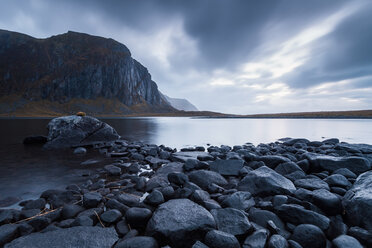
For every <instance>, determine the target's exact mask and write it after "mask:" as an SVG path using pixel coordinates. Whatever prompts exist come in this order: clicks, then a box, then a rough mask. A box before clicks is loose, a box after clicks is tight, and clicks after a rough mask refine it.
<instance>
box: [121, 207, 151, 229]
mask: <svg viewBox="0 0 372 248" xmlns="http://www.w3.org/2000/svg"><path fill="white" fill-rule="evenodd" d="M151 215H152V212H151V211H150V210H149V209H147V208H138V207H133V208H130V209H128V211H127V212H126V213H125V218H126V220H127V222H128V224H129V225H130V226H131V227H134V228H138V229H143V228H144V227H146V224H147V222H148V221H149V219H150V218H151Z"/></svg>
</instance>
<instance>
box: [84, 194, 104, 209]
mask: <svg viewBox="0 0 372 248" xmlns="http://www.w3.org/2000/svg"><path fill="white" fill-rule="evenodd" d="M101 201H102V195H101V194H100V193H98V192H91V193H86V194H84V197H83V205H84V207H86V208H94V207H97V205H98V204H99V203H100V202H101Z"/></svg>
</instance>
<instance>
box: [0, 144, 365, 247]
mask: <svg viewBox="0 0 372 248" xmlns="http://www.w3.org/2000/svg"><path fill="white" fill-rule="evenodd" d="M85 149H88V150H89V149H93V150H95V151H98V152H99V153H100V154H102V158H103V159H104V160H106V161H107V164H106V165H102V167H101V168H98V169H96V174H93V175H91V176H90V177H89V179H88V180H87V181H86V182H85V183H83V184H81V185H66V186H67V187H66V190H59V191H53V190H52V189H51V190H47V191H45V192H43V193H42V192H40V193H42V194H41V198H39V199H35V200H28V201H24V202H22V203H21V204H22V206H23V209H22V210H14V209H8V210H7V209H1V210H0V234H1V233H2V232H3V231H4V230H6V231H8V232H9V230H10V231H11V232H10V234H11V235H8V236H7V239H6V242H5V243H9V242H11V241H12V240H13V239H15V240H14V241H13V242H11V243H10V244H9V247H21V246H16V245H15V246H12V245H11V244H17V242H18V243H19V242H20V243H21V244H25V243H22V242H26V241H27V240H28V239H29V238H30V237H32V235H29V234H31V233H35V234H36V235H39V236H40V237H39V236H38V237H39V239H43V240H48V239H52V238H53V237H54V235H57V234H59V233H64V232H67V231H69V230H71V231H74V230H77V228H78V227H79V228H80V229H81V230H80V229H79V230H80V231H85V232H87V233H88V234H89V233H96V232H98V233H101V232H102V231H103V230H106V231H108V230H107V229H108V228H107V227H110V226H111V227H115V228H114V229H110V230H112V231H110V234H109V236H110V237H111V239H110V240H105V242H106V244H107V245H109V244H110V246H111V245H113V244H114V243H116V245H117V246H115V247H121V245H124V244H126V245H127V244H128V243H129V244H132V242H139V240H141V241H144V240H145V241H146V242H148V243H152V244H157V245H162V246H163V245H170V246H171V247H191V246H192V245H193V244H194V243H198V242H202V243H204V244H208V242H210V241H208V239H207V236H205V235H212V234H213V235H217V237H216V239H218V238H221V237H220V236H219V235H222V234H221V233H220V232H221V231H222V232H223V235H225V236H226V235H227V236H228V237H230V242H232V243H227V244H226V246H225V247H230V246H231V245H237V244H239V245H241V246H243V245H244V244H245V243H246V244H249V242H251V241H250V240H253V239H254V237H256V236H257V235H258V233H262V232H264V233H267V235H263V236H262V237H261V239H262V242H264V243H266V244H269V243H270V242H274V240H276V239H279V240H281V242H287V243H288V242H289V243H293V242H296V243H301V242H302V243H303V242H310V241H309V240H308V239H306V232H305V234H304V236H303V237H302V238H303V239H304V240H298V239H296V238H294V237H295V236H296V235H295V233H297V232H299V231H300V230H301V228H302V226H303V225H302V224H306V225H307V226H306V227H307V228H310V229H309V230H310V232H314V230H316V232H315V233H317V234H319V237H320V242H332V241H333V240H334V239H336V238H337V237H339V236H340V235H344V234H346V233H338V231H336V230H333V231H330V229H331V227H332V226H334V225H337V226H339V225H344V226H346V227H347V229H349V230H352V231H348V232H347V234H348V235H346V236H347V238H349V239H350V238H352V239H355V240H357V242H360V243H362V244H364V245H369V243H368V242H370V240H365V239H363V237H361V236H360V235H358V234H359V233H360V232H361V230H362V231H363V232H365V233H368V228H369V227H371V226H370V225H372V219H370V218H367V219H365V218H364V217H365V212H358V213H354V212H353V211H352V209H350V206H351V205H353V204H358V203H356V202H353V201H352V198H351V199H348V198H344V196H345V195H350V194H349V193H348V192H349V191H350V190H351V189H352V188H353V186H352V185H353V184H355V182H357V181H358V180H359V179H357V176H358V175H361V174H363V175H367V176H368V177H366V178H367V179H368V180H371V182H372V172H371V161H372V145H365V144H364V145H360V144H349V143H345V142H342V143H339V141H338V140H337V139H328V140H325V141H322V142H320V141H313V142H312V141H309V140H306V139H290V138H288V139H283V140H281V141H280V142H279V141H277V142H273V143H268V144H259V145H257V146H255V145H252V144H245V145H236V146H233V147H229V146H224V145H222V146H220V147H216V146H209V147H208V148H207V149H205V148H204V147H202V146H196V147H189V148H183V149H181V150H180V151H177V150H176V149H173V148H169V147H165V146H158V145H149V144H144V143H141V142H128V141H125V140H117V141H114V142H101V143H96V144H94V145H89V146H86V147H85ZM72 151H73V150H71V152H72ZM325 155H326V156H325ZM80 156H81V159H82V160H84V155H80ZM108 159H110V160H113V161H114V162H112V161H110V162H108V161H109V160H108ZM82 162H84V161H82ZM85 162H86V163H87V164H89V161H85ZM356 164H357V165H358V166H357V167H355V165H356ZM345 168H346V169H345ZM262 173H264V174H262ZM358 178H359V177H358ZM256 180H257V182H260V183H259V185H260V187H257V186H256V185H257V184H256V183H254V182H255V181H256ZM358 190H361V191H363V190H364V189H363V188H362V189H358ZM366 190H368V189H366ZM365 201H368V197H367V199H365ZM299 206H301V207H299ZM159 208H162V211H160V210H159ZM194 208H200V211H198V213H195V212H193V211H191V212H190V210H191V209H194ZM92 209H95V210H94V211H95V213H93V215H92V214H91V213H92ZM185 209H186V210H185ZM187 209H190V210H189V211H187ZM231 209H233V210H231ZM367 210H368V209H367ZM367 210H363V208H362V209H359V211H367ZM163 212H165V213H166V216H168V217H170V218H176V219H177V218H180V219H179V220H181V219H182V223H183V224H184V227H183V228H185V229H182V230H178V231H177V232H180V231H182V232H183V233H185V235H184V236H183V235H181V236H177V237H173V234H167V232H165V231H163V230H170V229H172V228H175V227H174V226H172V224H171V223H170V222H168V221H166V222H164V221H160V220H161V219H162V218H163V217H162V213H163ZM17 213H18V214H17ZM363 213H364V214H363ZM195 214H196V215H195ZM246 215H249V216H248V217H247V216H246ZM4 216H7V217H6V218H5V219H4ZM264 216H266V217H264ZM269 216H271V217H269ZM306 216H308V217H306ZM310 216H311V217H310ZM219 218H222V219H224V218H227V219H231V221H234V223H235V224H236V223H240V224H239V225H238V226H239V228H237V229H236V228H235V229H230V228H228V225H229V224H228V223H224V222H220V221H222V219H221V220H220V219H219ZM269 220H271V221H272V222H271V223H270V224H268V222H267V223H266V222H265V221H269ZM158 221H160V222H158ZM262 221H264V222H262ZM369 221H371V222H369ZM7 223H13V224H7ZM14 223H16V224H14ZM219 223H220V224H219ZM223 223H224V224H223ZM225 224H226V225H227V226H226V227H224V226H223V225H225ZM235 224H234V225H235ZM301 225H302V226H301ZM92 226H96V227H92ZM103 226H104V227H106V228H100V227H103ZM354 226H358V228H359V229H357V230H354V229H355V228H354V229H352V228H353V227H354ZM300 227H301V228H300ZM24 228H26V229H27V231H24V232H23V233H21V232H20V230H21V229H22V230H24ZM97 228H98V229H97ZM190 228H191V229H192V230H198V233H200V234H199V235H196V236H195V235H194V234H192V233H194V232H191V233H189V231H188V230H190ZM149 230H150V231H149ZM216 230H218V231H216ZM358 231H359V232H358ZM164 232H165V233H164ZM216 232H217V233H216ZM44 233H45V235H44ZM159 233H163V234H162V236H161V238H160V236H159ZM88 234H87V235H88ZM350 235H351V236H350ZM369 235H371V234H369ZM20 236H21V237H20ZM99 236H100V235H97V237H99ZM260 236H261V235H260ZM367 236H368V235H367ZM33 237H35V236H33ZM1 238H2V236H1V235H0V244H4V240H2V239H1ZM91 238H92V239H93V240H95V237H91ZM24 240H26V241H24ZM327 240H328V241H327ZM65 242H68V241H65ZM221 242H222V240H221ZM311 242H314V241H313V240H312V241H311ZM303 244H304V243H303ZM189 245H190V246H189ZM5 247H7V246H5ZM149 247H157V246H149ZM231 247H232V246H231Z"/></svg>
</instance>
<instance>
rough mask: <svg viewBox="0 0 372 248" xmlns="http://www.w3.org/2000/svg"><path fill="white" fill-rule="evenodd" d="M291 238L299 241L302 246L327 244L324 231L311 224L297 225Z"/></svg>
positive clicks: (318, 247) (319, 246) (318, 246)
mask: <svg viewBox="0 0 372 248" xmlns="http://www.w3.org/2000/svg"><path fill="white" fill-rule="evenodd" d="M291 239H293V240H294V241H296V242H297V243H299V244H300V245H301V246H302V247H312V248H323V247H325V246H326V237H325V235H324V233H323V231H322V230H321V229H320V228H319V227H317V226H314V225H311V224H301V225H298V226H296V228H295V229H294V231H293V234H292V236H291Z"/></svg>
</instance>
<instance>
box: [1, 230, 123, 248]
mask: <svg viewBox="0 0 372 248" xmlns="http://www.w3.org/2000/svg"><path fill="white" fill-rule="evenodd" d="M117 239H118V236H117V234H116V231H115V229H114V228H100V227H86V226H85V227H82V226H79V227H71V228H66V229H60V230H56V231H51V232H47V233H33V234H30V235H28V236H24V237H20V238H18V239H15V240H13V241H12V242H10V243H9V244H7V245H5V247H6V248H23V247H32V248H45V247H54V248H66V247H90V248H94V247H97V248H103V247H107V248H110V247H112V245H113V244H114V243H115V242H116V240H117Z"/></svg>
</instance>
